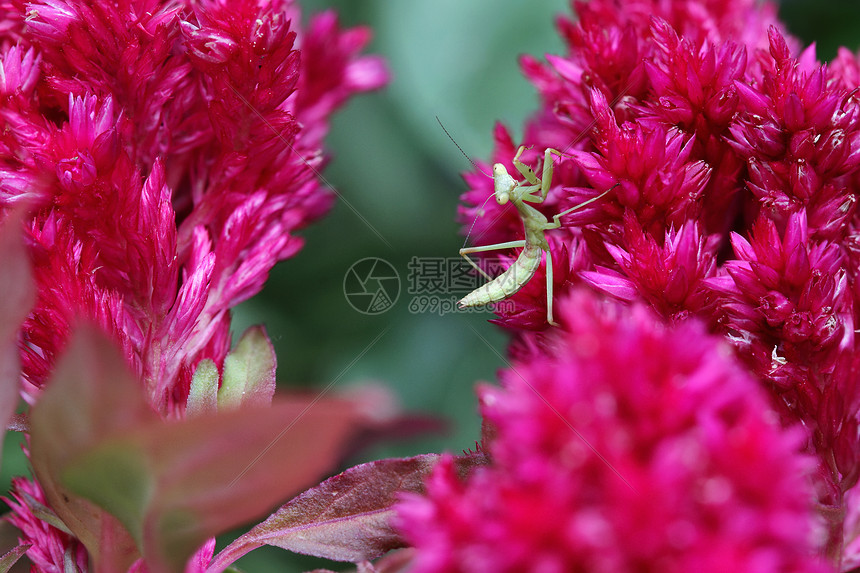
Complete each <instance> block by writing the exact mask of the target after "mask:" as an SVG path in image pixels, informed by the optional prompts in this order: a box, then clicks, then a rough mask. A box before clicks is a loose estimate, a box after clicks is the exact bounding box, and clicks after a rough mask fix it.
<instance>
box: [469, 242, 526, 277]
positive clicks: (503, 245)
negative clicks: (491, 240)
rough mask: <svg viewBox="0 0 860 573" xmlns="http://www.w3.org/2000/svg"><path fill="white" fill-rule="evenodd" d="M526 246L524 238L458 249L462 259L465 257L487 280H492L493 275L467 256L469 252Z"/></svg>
mask: <svg viewBox="0 0 860 573" xmlns="http://www.w3.org/2000/svg"><path fill="white" fill-rule="evenodd" d="M525 246H526V242H525V241H524V240H519V241H508V242H507V243H496V244H495V245H482V246H480V247H466V248H464V249H460V255H462V257H463V258H464V259H466V260H467V261H468V262H469V264H470V265H472V268H473V269H475V270H476V271H478V272H479V273H481V274H482V275H484V278H486V279H487V280H490V281H491V280H493V277H491V276H490V275H488V274H487V273H486V271H484V269H482V268H481V267H479V266H478V265H477V264H476V263H475V261H473V260H472V259H470V258H469V253H485V252H487V251H502V250H504V249H519V248H522V247H525Z"/></svg>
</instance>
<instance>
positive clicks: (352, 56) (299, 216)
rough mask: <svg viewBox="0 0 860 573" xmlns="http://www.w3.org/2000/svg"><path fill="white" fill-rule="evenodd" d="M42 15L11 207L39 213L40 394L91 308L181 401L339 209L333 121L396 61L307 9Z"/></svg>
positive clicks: (9, 183) (19, 131) (33, 358)
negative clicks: (327, 176) (285, 265)
mask: <svg viewBox="0 0 860 573" xmlns="http://www.w3.org/2000/svg"><path fill="white" fill-rule="evenodd" d="M21 9H23V6H22V7H21ZM26 9H27V12H26V15H24V14H22V15H21V18H22V20H21V21H22V26H21V27H12V28H10V32H9V35H7V36H6V37H4V38H2V39H0V41H2V43H3V46H4V51H3V54H2V62H0V65H2V66H3V71H4V74H2V75H3V77H4V78H5V85H4V86H0V87H2V94H3V105H2V107H0V113H2V116H3V119H4V121H5V125H6V126H7V129H5V130H4V135H3V139H2V145H3V147H4V149H6V150H7V151H8V153H4V154H3V156H2V157H3V159H2V160H0V173H2V183H0V200H2V204H3V205H6V206H8V205H11V204H13V203H16V202H20V201H24V200H26V201H29V202H31V203H32V204H33V206H34V208H35V209H36V216H35V217H34V218H33V220H32V224H31V236H32V241H33V246H34V252H35V253H36V263H37V264H36V274H37V279H38V281H39V284H40V295H39V302H38V305H37V308H36V310H35V312H34V313H33V315H32V316H31V318H30V320H29V321H28V322H27V324H26V326H25V346H24V366H25V368H24V376H25V380H26V383H27V387H26V389H25V390H26V395H27V397H28V399H29V400H31V401H32V400H33V399H34V398H35V396H36V395H37V394H38V389H39V387H40V385H41V384H42V382H43V380H44V379H45V377H46V375H47V373H48V372H49V370H50V368H51V366H52V364H53V362H54V357H55V355H56V354H57V352H58V351H59V350H61V349H62V347H63V345H64V343H65V340H66V337H67V334H68V325H69V321H70V320H73V319H74V318H76V317H79V316H81V315H83V316H85V317H88V318H89V319H90V320H93V321H95V322H97V323H99V324H101V325H102V326H103V327H104V328H105V329H106V330H108V331H110V332H113V333H114V336H115V338H116V339H117V340H118V341H119V342H121V343H122V344H123V346H124V348H125V349H126V353H127V358H128V360H129V362H130V363H131V364H132V365H133V366H134V367H135V368H136V369H137V371H138V372H139V373H140V374H141V375H142V377H143V379H144V380H145V382H146V387H147V388H146V389H147V391H148V393H149V395H150V399H151V402H152V404H153V406H154V407H156V408H157V409H159V410H160V411H162V412H164V413H181V412H182V410H183V408H184V399H185V393H186V392H187V385H188V377H189V375H190V372H192V371H193V369H194V367H195V365H196V364H197V363H198V362H199V361H200V360H201V359H203V358H211V359H213V360H215V362H216V363H220V361H221V360H222V359H223V357H224V354H225V353H226V351H227V348H228V345H229V331H228V327H229V322H230V320H229V318H230V317H229V309H230V308H231V307H232V306H234V305H236V304H237V303H239V302H241V301H243V300H246V299H247V298H248V297H250V296H252V295H253V294H255V293H256V292H258V291H259V290H260V288H261V287H262V285H263V283H264V281H265V279H266V277H267V275H268V271H269V269H270V268H271V267H272V266H273V265H274V264H275V263H276V262H277V261H279V260H282V259H284V258H287V257H290V256H292V255H293V254H294V253H295V252H296V251H297V250H298V249H300V248H301V239H299V238H297V237H295V236H294V235H293V231H294V230H295V229H297V228H299V227H300V226H302V225H305V224H307V223H308V222H310V221H311V220H313V219H315V218H317V217H319V216H320V215H321V214H323V213H324V212H325V211H326V209H327V208H328V206H329V205H330V203H331V195H329V194H328V193H325V192H322V191H320V189H319V183H318V182H317V179H316V170H317V169H319V168H321V166H322V163H323V161H324V155H323V153H322V150H321V144H322V137H323V136H324V134H325V133H326V131H327V122H328V119H327V118H328V115H329V114H330V113H331V112H332V111H333V109H334V108H335V107H337V106H338V105H340V104H342V103H343V102H344V101H345V100H346V99H347V98H348V97H349V96H350V95H352V94H353V93H356V92H357V91H362V90H367V89H372V88H375V87H378V86H380V85H381V84H382V83H384V82H385V80H386V74H385V71H384V68H383V66H382V64H381V62H380V60H379V59H377V58H365V57H358V56H357V53H358V51H359V50H360V49H361V48H362V47H363V45H364V44H365V43H366V42H367V40H368V33H367V31H365V30H351V31H346V32H341V31H340V30H339V29H338V26H337V21H336V18H335V16H334V15H333V14H326V15H323V16H321V17H318V18H316V19H313V20H312V22H311V24H310V26H309V29H308V30H307V32H306V33H300V30H298V29H297V27H296V25H295V23H296V22H298V21H299V19H300V18H299V16H300V14H299V12H298V10H297V8H296V7H295V6H294V4H293V3H292V2H288V1H283V2H264V3H262V4H258V3H242V2H240V3H233V4H231V5H229V6H227V5H225V4H223V3H219V2H212V3H209V2H203V3H195V4H193V6H192V5H188V6H185V5H184V4H181V3H179V4H177V3H160V2H155V1H147V2H131V1H124V2H120V3H113V4H110V3H107V4H104V3H101V4H98V3H97V4H92V3H89V2H81V1H76V0H69V1H68V2H46V3H32V4H28V5H27V8H26ZM24 16H26V20H24ZM13 29H14V31H15V34H13V33H12V30H13ZM18 35H20V38H19V37H18ZM15 42H18V43H17V44H16V43H15Z"/></svg>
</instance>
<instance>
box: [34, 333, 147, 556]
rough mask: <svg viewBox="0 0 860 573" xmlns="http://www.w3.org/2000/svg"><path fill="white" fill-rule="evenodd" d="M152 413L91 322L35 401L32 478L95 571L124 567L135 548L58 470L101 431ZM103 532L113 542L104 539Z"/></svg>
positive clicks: (138, 420) (102, 434)
mask: <svg viewBox="0 0 860 573" xmlns="http://www.w3.org/2000/svg"><path fill="white" fill-rule="evenodd" d="M157 420H158V416H157V415H156V414H155V413H154V412H153V411H152V410H151V409H150V408H149V406H148V405H147V404H146V402H145V401H144V399H143V395H142V394H141V392H140V390H139V389H138V387H137V384H136V381H135V380H134V378H133V377H132V376H131V374H130V373H129V372H128V369H127V367H126V365H125V363H124V362H123V361H122V359H121V358H120V357H119V356H118V354H117V352H116V350H115V349H114V347H113V345H112V344H111V343H110V342H109V341H108V340H107V339H106V338H105V337H104V336H102V335H100V334H98V333H97V332H95V331H94V330H91V329H89V328H86V329H82V330H80V331H79V332H78V333H77V335H76V336H74V337H73V338H72V340H71V341H70V343H69V347H68V349H67V351H66V352H65V354H64V355H63V357H62V358H61V359H60V361H59V362H58V364H57V368H56V370H55V371H54V375H53V377H52V379H51V381H50V382H49V384H48V388H47V390H46V391H45V392H44V393H43V394H42V397H41V398H40V400H39V402H38V403H37V404H36V405H35V406H34V407H33V410H32V413H31V416H30V428H31V432H32V434H31V442H30V445H31V455H30V460H31V462H32V464H33V470H34V471H35V473H36V478H37V479H38V481H39V484H40V485H41V487H42V489H43V490H44V492H45V496H46V497H47V500H48V504H49V505H50V506H51V508H52V509H53V510H54V511H55V512H56V513H57V515H58V516H59V517H60V519H62V520H63V522H64V523H65V524H66V526H67V527H68V528H69V530H71V531H72V532H73V533H74V534H75V536H76V537H77V538H78V539H80V540H81V542H83V544H84V545H85V546H86V547H87V550H88V551H89V552H90V555H92V557H93V559H94V561H95V563H96V566H97V570H99V571H108V570H110V569H114V570H116V571H122V570H125V569H127V568H128V566H129V565H130V564H131V563H132V562H133V561H134V560H135V559H136V558H137V557H138V556H139V552H138V551H137V549H136V547H135V544H134V542H133V540H132V539H131V537H130V536H129V535H128V533H126V532H125V531H124V530H123V529H122V527H119V526H118V523H117V522H116V521H115V520H114V519H111V518H110V516H109V515H108V514H107V513H106V512H104V511H103V510H101V509H100V508H98V507H97V506H95V505H93V504H92V503H90V502H89V501H87V500H85V499H83V498H81V497H79V496H77V495H75V494H74V493H73V492H72V491H71V490H70V489H69V488H68V487H66V486H65V485H64V484H63V483H62V480H61V475H62V472H63V471H64V469H65V468H66V467H67V466H68V465H69V463H70V462H71V461H73V460H74V459H76V458H77V457H78V456H80V455H81V454H82V453H84V452H85V451H87V449H88V448H90V447H91V446H92V445H93V444H95V443H97V442H98V441H99V440H101V439H103V438H104V437H105V436H109V435H110V434H112V433H114V432H117V431H122V430H128V429H130V428H133V427H135V426H139V425H142V424H146V423H152V422H154V421H157ZM107 539H111V540H112V542H111V543H107V544H105V543H103V542H104V541H105V540H107Z"/></svg>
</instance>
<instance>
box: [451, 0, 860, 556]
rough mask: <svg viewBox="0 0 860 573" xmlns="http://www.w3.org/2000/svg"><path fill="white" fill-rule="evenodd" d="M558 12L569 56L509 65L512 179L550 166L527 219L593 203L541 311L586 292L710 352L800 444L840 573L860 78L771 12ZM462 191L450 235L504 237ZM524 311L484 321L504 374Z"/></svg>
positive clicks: (847, 466)
mask: <svg viewBox="0 0 860 573" xmlns="http://www.w3.org/2000/svg"><path fill="white" fill-rule="evenodd" d="M575 9H576V11H577V13H578V19H577V20H576V22H575V23H574V22H570V21H567V20H561V21H560V26H559V27H560V31H561V34H562V37H563V39H564V40H565V41H566V42H567V45H568V49H569V52H568V54H567V55H565V56H547V63H541V62H539V61H537V60H536V59H534V58H530V57H526V58H524V59H523V62H522V64H523V70H524V73H525V74H526V76H527V77H528V79H529V80H531V82H532V83H533V84H534V85H535V87H536V88H537V90H538V92H539V93H540V95H541V98H542V106H541V109H540V110H539V111H538V112H537V113H535V115H534V116H533V117H532V119H531V120H530V121H529V122H528V123H527V125H526V127H525V137H524V141H523V142H522V144H524V145H528V146H531V151H530V152H529V153H527V154H523V157H524V160H525V162H526V163H527V164H529V165H531V166H532V167H535V168H538V169H539V168H540V164H539V162H540V157H541V152H542V150H543V149H545V148H547V147H552V148H555V149H559V150H562V151H564V152H565V153H566V156H563V157H561V158H557V159H554V170H553V179H552V184H553V185H552V188H551V189H550V190H549V194H548V198H547V200H546V201H545V202H544V203H542V204H540V205H539V206H538V207H539V208H540V210H541V211H542V212H543V213H544V214H546V215H547V216H548V217H549V216H552V215H554V214H556V213H559V212H561V211H563V210H565V209H570V208H572V207H574V206H576V205H578V204H581V203H583V202H584V201H587V200H589V199H592V198H594V197H597V196H599V195H600V194H601V193H603V192H605V191H607V190H609V192H608V193H607V195H606V196H605V197H602V198H601V199H599V200H597V201H594V202H592V203H590V204H588V206H587V207H586V208H583V209H581V210H578V211H574V212H572V213H570V214H569V215H566V216H565V217H564V218H563V219H562V224H563V226H562V228H561V229H558V230H552V231H549V232H548V236H549V237H548V240H549V242H550V245H551V246H552V248H553V249H554V250H555V251H558V252H554V253H553V261H555V260H556V259H557V258H561V259H562V260H569V261H570V263H569V264H568V269H569V272H567V273H566V274H565V275H564V276H565V278H564V279H562V280H558V279H556V280H555V281H554V285H553V293H554V296H555V297H556V298H561V297H563V296H564V295H565V293H567V292H569V291H570V290H571V289H572V288H574V287H575V286H576V285H578V284H583V283H584V284H586V285H589V286H590V287H591V288H592V289H595V290H597V291H600V292H602V293H604V294H605V295H607V296H609V297H611V298H614V299H617V300H620V301H624V302H627V303H634V302H645V303H647V304H648V305H649V306H650V307H651V308H653V309H654V310H655V311H656V312H657V313H658V314H659V315H660V316H662V317H663V318H664V319H665V320H666V321H667V322H671V323H677V322H681V321H683V320H684V319H686V318H688V317H696V316H697V317H699V318H700V319H701V320H703V321H704V322H705V324H707V325H709V328H710V329H711V331H712V332H714V333H718V334H721V335H723V336H724V337H725V338H726V339H727V340H728V341H729V342H730V343H731V345H732V347H733V348H734V350H735V353H736V355H737V356H738V358H740V360H741V362H742V363H743V364H744V365H745V366H746V367H747V368H748V370H749V372H750V374H751V375H752V376H753V377H754V378H755V379H757V380H758V381H759V383H760V385H761V386H762V387H763V388H766V389H768V390H769V391H770V392H771V397H772V402H771V403H772V405H773V406H774V407H775V408H776V410H777V412H778V413H779V415H780V418H781V419H782V422H783V424H784V425H785V426H786V427H793V426H795V425H797V424H798V423H801V424H802V426H803V427H804V428H805V429H806V430H807V432H808V436H807V448H808V449H809V450H810V451H811V452H815V453H816V454H817V455H818V459H819V468H818V471H817V472H816V478H815V479H816V480H817V482H818V486H819V487H818V488H817V495H818V497H819V502H820V503H821V506H822V511H823V514H824V515H826V517H827V520H828V522H829V527H830V532H829V544H828V548H827V553H828V555H829V556H830V557H831V558H832V559H833V561H834V562H838V560H839V555H840V544H841V537H842V516H843V513H842V511H843V509H844V508H843V502H842V498H843V495H844V493H845V492H846V491H848V490H850V489H851V488H852V487H853V486H854V484H855V483H856V482H857V478H858V476H860V458H858V455H857V452H858V451H860V441H858V432H857V427H858V412H860V393H858V386H857V383H856V380H857V369H858V359H857V356H858V354H857V352H856V344H857V341H856V336H855V332H856V330H857V326H856V325H857V323H858V315H857V312H858V311H857V308H858V304H857V300H858V298H857V297H858V295H860V287H858V286H857V280H856V277H857V276H858V274H860V257H858V253H860V249H858V247H857V239H856V236H857V228H858V222H857V216H858V215H857V209H856V194H857V190H858V188H860V187H858V184H860V177H858V175H860V169H858V167H860V166H858V161H860V153H858V148H860V138H858V130H860V117H858V111H857V110H858V98H857V93H856V85H857V78H860V64H858V62H860V59H858V58H857V57H856V56H854V55H852V54H850V53H848V52H847V51H845V50H843V51H841V52H840V53H839V56H838V57H837V58H836V60H835V61H834V62H833V63H832V64H831V65H829V66H824V65H821V64H820V63H819V62H818V61H817V60H816V57H815V51H814V47H810V48H807V49H805V50H802V51H801V50H800V47H799V43H798V42H797V41H796V40H794V39H793V38H791V37H788V36H786V34H785V32H784V31H783V30H782V27H781V25H780V24H779V22H778V21H777V20H776V19H775V13H776V12H775V5H773V4H771V3H769V2H765V3H757V2H751V1H750V2H721V1H704V0H700V1H692V2H652V1H641V2H629V3H623V6H622V4H621V3H619V2H613V1H610V0H605V1H604V0H599V1H592V2H587V3H586V2H577V3H575ZM500 134H501V135H500ZM496 142H497V149H496V152H495V154H494V155H495V156H494V160H496V161H501V160H502V159H500V157H507V159H506V160H508V161H509V160H510V157H512V155H511V153H512V150H513V149H516V148H517V147H518V144H517V143H515V142H512V141H510V137H509V136H507V132H506V131H505V129H504V128H503V127H499V128H497V130H496ZM467 182H468V183H469V184H470V185H472V189H471V190H470V191H468V192H467V193H466V194H464V196H463V200H464V203H465V204H466V206H465V207H463V208H461V210H460V220H461V221H463V222H464V223H466V222H467V221H469V224H470V225H471V222H470V221H471V220H472V219H476V218H477V220H478V222H477V223H475V228H476V229H482V233H481V234H482V235H483V236H481V238H480V239H479V240H476V241H475V243H476V244H482V243H484V242H504V241H511V240H513V239H516V238H520V235H521V233H522V230H521V228H520V227H517V225H516V223H517V220H516V217H515V215H516V214H515V213H514V212H513V209H512V208H507V211H504V210H502V207H499V206H497V205H495V206H488V207H484V208H480V207H479V205H480V204H481V203H480V201H482V200H483V198H485V197H486V196H488V193H489V190H488V188H487V183H485V182H483V181H480V182H479V181H478V180H477V179H476V178H475V176H473V175H470V176H467ZM482 220H483V221H482ZM492 221H495V223H491V222H492ZM490 225H493V228H487V227H489V226H490ZM485 229H486V230H485ZM473 236H474V233H473ZM542 272H543V271H542V270H539V271H538V274H537V275H536V277H537V278H536V279H534V280H535V281H537V280H540V279H542V276H543V275H542V274H541V273H542ZM529 286H530V288H534V289H536V290H535V293H537V294H539V291H538V289H540V287H541V286H542V285H538V286H536V287H532V285H529ZM535 293H533V295H532V296H524V295H520V294H519V293H517V295H515V296H514V297H512V298H511V302H513V303H514V306H515V308H514V309H513V310H511V309H510V308H506V309H505V310H504V312H501V311H499V319H498V322H500V323H501V324H503V325H504V326H506V327H507V328H509V329H511V330H512V331H514V332H516V333H517V336H516V338H515V340H514V343H513V345H512V347H511V353H512V355H513V356H516V357H523V356H526V355H532V354H534V353H536V352H537V353H539V352H540V349H541V348H544V347H545V346H546V341H545V338H546V337H547V336H548V335H547V333H546V332H540V331H541V330H544V329H546V328H547V326H548V325H547V323H546V320H545V319H543V318H542V317H545V316H546V312H545V310H546V308H545V306H546V303H545V298H542V297H540V296H535ZM852 539H853V538H852Z"/></svg>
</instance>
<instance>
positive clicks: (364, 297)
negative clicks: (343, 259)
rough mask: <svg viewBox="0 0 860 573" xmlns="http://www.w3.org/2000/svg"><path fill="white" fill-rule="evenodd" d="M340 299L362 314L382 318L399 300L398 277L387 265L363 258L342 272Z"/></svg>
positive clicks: (369, 258)
mask: <svg viewBox="0 0 860 573" xmlns="http://www.w3.org/2000/svg"><path fill="white" fill-rule="evenodd" d="M343 295H344V296H345V297H346V301H347V302H348V303H349V305H350V306H351V307H352V308H354V309H355V310H357V311H358V312H360V313H362V314H370V315H374V314H382V313H383V312H385V311H387V310H388V309H389V308H391V307H392V306H394V303H396V302H397V299H398V298H399V297H400V276H399V275H398V274H397V271H396V270H395V269H394V267H393V266H391V263H389V262H388V261H386V260H383V259H378V258H376V257H367V258H365V259H361V260H360V261H356V262H355V263H353V264H352V266H351V267H349V269H348V270H347V271H346V275H344V277H343Z"/></svg>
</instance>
